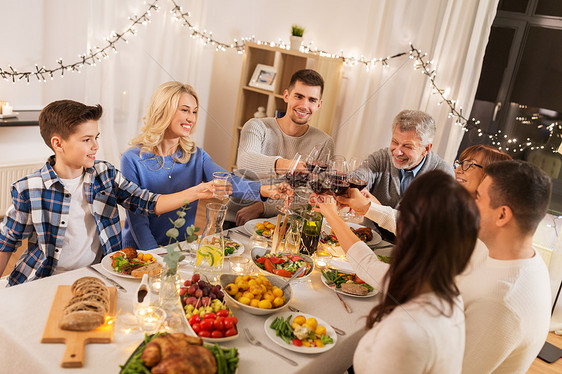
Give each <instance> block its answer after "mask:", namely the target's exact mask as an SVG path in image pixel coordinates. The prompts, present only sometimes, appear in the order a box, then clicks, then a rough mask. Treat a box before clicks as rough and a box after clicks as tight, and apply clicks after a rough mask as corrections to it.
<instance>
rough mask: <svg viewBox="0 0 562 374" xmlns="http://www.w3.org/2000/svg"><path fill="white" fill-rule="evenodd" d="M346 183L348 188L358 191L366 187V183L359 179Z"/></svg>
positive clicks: (351, 179)
mask: <svg viewBox="0 0 562 374" xmlns="http://www.w3.org/2000/svg"><path fill="white" fill-rule="evenodd" d="M348 182H349V188H357V189H358V190H359V191H361V190H362V189H363V188H365V187H367V182H366V181H364V180H362V179H359V178H349V180H348Z"/></svg>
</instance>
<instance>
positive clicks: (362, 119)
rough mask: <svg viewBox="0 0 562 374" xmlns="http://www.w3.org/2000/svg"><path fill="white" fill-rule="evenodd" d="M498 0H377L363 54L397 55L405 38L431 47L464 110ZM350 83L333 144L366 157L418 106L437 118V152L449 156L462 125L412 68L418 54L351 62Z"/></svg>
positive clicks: (441, 78)
mask: <svg viewBox="0 0 562 374" xmlns="http://www.w3.org/2000/svg"><path fill="white" fill-rule="evenodd" d="M497 3H498V0H483V1H463V0H449V1H445V0H430V1H424V2H421V1H420V2H412V1H407V0H399V1H397V0H385V1H378V2H376V3H374V4H373V6H372V7H371V12H370V14H369V21H368V24H367V25H366V33H367V34H368V35H369V37H368V38H367V39H366V40H365V46H364V50H365V52H366V53H365V55H366V56H380V57H384V56H392V55H394V54H396V53H398V52H402V51H404V50H408V43H409V42H412V43H413V45H414V47H416V48H417V49H420V50H422V51H424V52H427V53H428V56H427V58H426V61H429V60H430V59H431V60H432V61H433V68H434V69H436V71H437V79H436V83H437V85H438V86H439V87H440V88H443V89H446V90H447V92H448V93H449V94H448V98H451V99H456V100H457V102H458V103H457V105H459V106H461V107H462V108H463V114H464V115H465V117H469V114H470V109H471V106H472V103H473V100H474V95H475V93H476V88H477V85H478V79H479V76H480V70H481V66H482V61H483V58H484V52H485V49H486V44H487V41H488V35H489V32H490V28H491V25H492V22H493V19H494V16H495V12H496V7H497ZM345 75H346V76H348V78H347V80H346V89H345V90H344V92H343V94H342V95H341V97H342V101H343V105H342V110H341V112H340V117H339V126H338V130H337V133H336V151H337V152H338V153H341V154H343V155H345V156H348V157H351V156H363V157H364V156H366V155H368V154H370V153H372V152H374V151H375V150H377V149H380V148H383V147H388V145H389V144H390V137H391V134H392V131H391V123H392V119H393V118H394V116H395V115H396V114H397V113H398V112H399V111H401V110H402V109H419V110H423V111H425V112H427V113H429V114H430V115H431V116H432V117H433V118H434V119H435V121H436V124H437V133H436V136H435V139H434V142H433V151H434V152H436V153H438V154H439V155H440V156H441V157H443V158H444V159H445V160H447V161H449V162H452V161H453V160H454V158H455V156H456V153H457V149H458V146H459V144H460V142H461V140H462V136H463V133H464V131H463V130H462V129H461V128H460V127H459V126H455V125H454V122H455V121H454V119H451V118H448V114H449V109H448V107H447V106H446V105H439V103H440V98H439V97H438V95H436V94H433V93H432V90H431V87H430V84H429V83H430V81H429V79H428V77H427V76H425V75H422V74H421V73H420V72H419V71H418V70H414V69H413V60H409V59H408V58H407V57H400V58H397V59H394V60H392V62H391V64H390V67H388V68H383V67H381V66H380V65H379V66H377V67H375V68H374V69H372V71H369V72H368V71H365V69H363V68H358V67H346V72H345Z"/></svg>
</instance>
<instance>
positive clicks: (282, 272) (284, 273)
mask: <svg viewBox="0 0 562 374" xmlns="http://www.w3.org/2000/svg"><path fill="white" fill-rule="evenodd" d="M273 274H275V275H279V276H281V277H286V278H290V277H291V275H293V274H292V273H291V272H290V271H287V270H283V269H274V270H273Z"/></svg>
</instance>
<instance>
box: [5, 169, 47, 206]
mask: <svg viewBox="0 0 562 374" xmlns="http://www.w3.org/2000/svg"><path fill="white" fill-rule="evenodd" d="M43 165H44V163H35V164H22V165H6V166H0V217H3V216H4V215H5V214H6V210H7V209H8V207H9V206H10V204H12V198H11V196H10V190H11V187H12V183H14V182H15V181H17V180H18V179H21V178H23V177H25V176H26V175H28V174H31V173H32V172H34V171H35V170H37V169H39V168H40V167H42V166H43Z"/></svg>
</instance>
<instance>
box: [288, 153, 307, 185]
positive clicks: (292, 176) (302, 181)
mask: <svg viewBox="0 0 562 374" xmlns="http://www.w3.org/2000/svg"><path fill="white" fill-rule="evenodd" d="M302 161H303V156H302V154H301V153H299V152H297V154H295V156H294V157H293V159H292V160H291V163H290V164H289V168H288V169H287V172H286V173H285V179H286V180H287V182H288V183H289V184H290V185H291V187H292V188H293V189H295V188H297V187H301V186H305V185H306V182H307V179H308V176H307V173H306V171H305V170H303V169H301V168H300V166H299V164H300V163H301V162H302Z"/></svg>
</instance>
